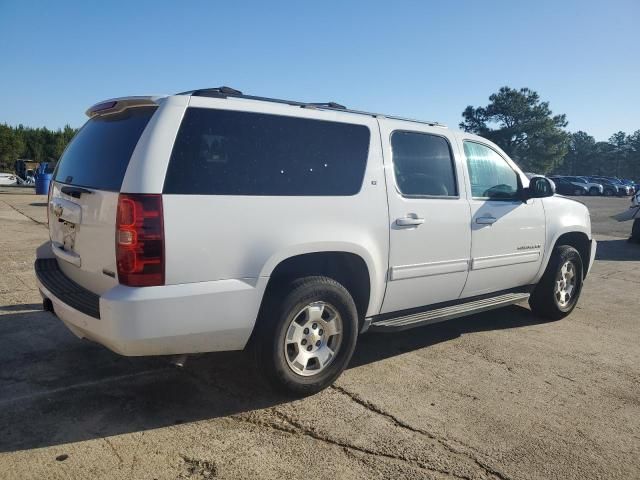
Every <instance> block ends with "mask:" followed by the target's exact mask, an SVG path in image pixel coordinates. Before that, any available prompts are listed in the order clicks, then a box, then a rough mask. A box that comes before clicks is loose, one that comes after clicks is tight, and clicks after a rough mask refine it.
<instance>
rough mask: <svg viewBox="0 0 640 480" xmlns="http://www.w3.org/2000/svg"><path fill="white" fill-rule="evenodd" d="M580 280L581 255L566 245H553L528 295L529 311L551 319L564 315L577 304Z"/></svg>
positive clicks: (580, 286) (581, 274)
mask: <svg viewBox="0 0 640 480" xmlns="http://www.w3.org/2000/svg"><path fill="white" fill-rule="evenodd" d="M582 280H583V267H582V258H581V257H580V254H579V253H578V251H577V250H576V249H575V248H573V247H570V246H568V245H561V246H558V247H556V248H554V250H553V252H552V253H551V258H550V259H549V264H548V265H547V269H546V270H545V272H544V275H542V278H541V279H540V282H538V284H537V285H536V287H535V289H534V290H533V293H532V294H531V297H530V298H529V306H530V307H531V310H532V311H533V313H535V314H536V315H538V316H540V317H543V318H548V319H551V320H559V319H561V318H564V317H566V316H567V315H569V314H570V313H571V312H572V311H573V309H574V308H575V306H576V304H577V303H578V298H579V297H580V293H581V291H582Z"/></svg>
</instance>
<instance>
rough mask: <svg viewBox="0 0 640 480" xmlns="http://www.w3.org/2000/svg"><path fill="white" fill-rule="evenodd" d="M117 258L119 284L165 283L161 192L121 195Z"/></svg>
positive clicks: (151, 284)
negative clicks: (155, 193) (158, 193)
mask: <svg viewBox="0 0 640 480" xmlns="http://www.w3.org/2000/svg"><path fill="white" fill-rule="evenodd" d="M116 260H117V264H118V279H119V280H120V283H121V284H123V285H129V286H131V287H151V286H154V285H164V225H163V215H162V195H146V194H145V195H143V194H125V193H121V194H120V196H119V197H118V214H117V219H116Z"/></svg>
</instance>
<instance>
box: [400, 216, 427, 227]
mask: <svg viewBox="0 0 640 480" xmlns="http://www.w3.org/2000/svg"><path fill="white" fill-rule="evenodd" d="M423 223H424V218H419V217H402V218H398V219H396V225H398V226H399V227H417V226H418V225H422V224H423Z"/></svg>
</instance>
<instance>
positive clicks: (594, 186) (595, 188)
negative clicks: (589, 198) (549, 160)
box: [564, 176, 604, 195]
mask: <svg viewBox="0 0 640 480" xmlns="http://www.w3.org/2000/svg"><path fill="white" fill-rule="evenodd" d="M564 178H566V179H567V180H569V181H570V182H571V183H573V184H575V185H580V186H581V187H587V190H589V195H602V194H603V193H604V187H603V186H602V184H601V183H598V182H590V181H589V180H587V179H586V178H584V177H575V176H567V177H564Z"/></svg>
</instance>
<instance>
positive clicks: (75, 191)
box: [60, 187, 93, 198]
mask: <svg viewBox="0 0 640 480" xmlns="http://www.w3.org/2000/svg"><path fill="white" fill-rule="evenodd" d="M60 191H62V193H66V194H67V195H69V196H71V197H73V198H80V195H82V194H83V193H93V192H92V191H91V190H88V189H86V188H82V187H62V188H61V189H60Z"/></svg>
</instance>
